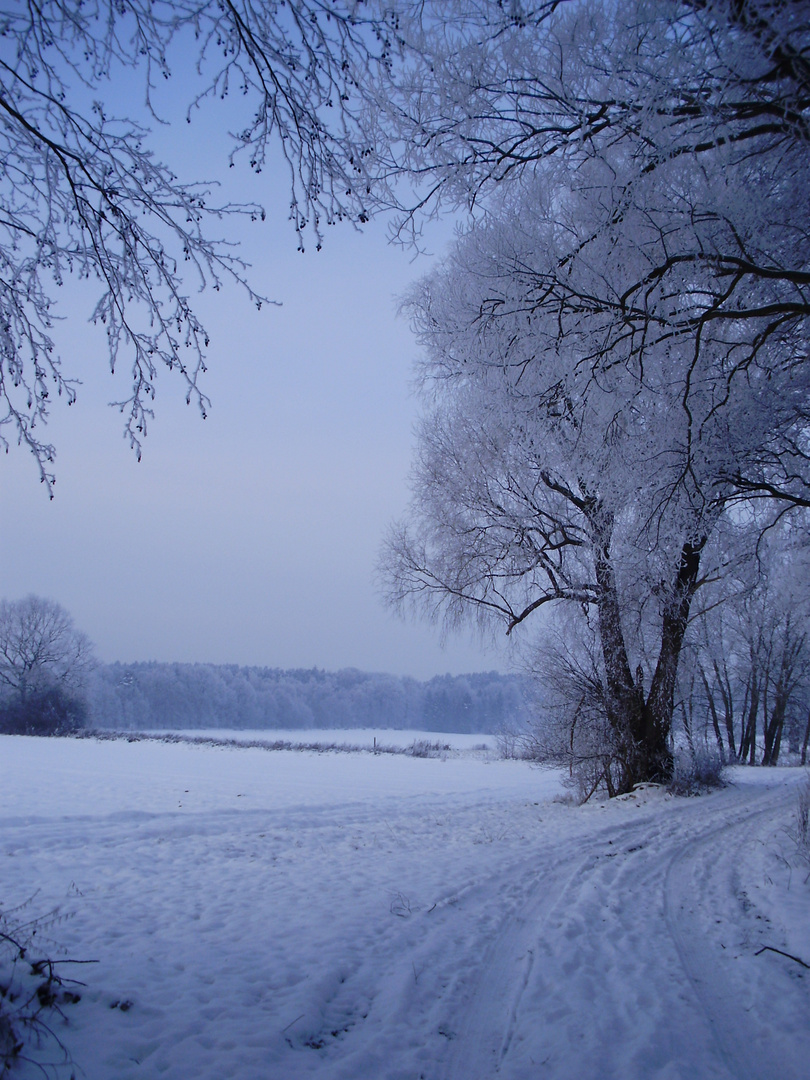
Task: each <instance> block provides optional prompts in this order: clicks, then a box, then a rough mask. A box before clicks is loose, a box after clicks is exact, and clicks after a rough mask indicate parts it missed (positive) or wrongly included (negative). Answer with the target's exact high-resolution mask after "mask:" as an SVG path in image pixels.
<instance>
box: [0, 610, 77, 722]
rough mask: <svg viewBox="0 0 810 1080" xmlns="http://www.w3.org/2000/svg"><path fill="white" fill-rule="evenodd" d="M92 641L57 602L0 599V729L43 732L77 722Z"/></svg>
mask: <svg viewBox="0 0 810 1080" xmlns="http://www.w3.org/2000/svg"><path fill="white" fill-rule="evenodd" d="M94 665H95V659H94V656H93V646H92V645H91V643H90V640H89V639H88V637H87V636H86V635H85V634H83V633H82V632H81V631H80V630H77V629H76V627H75V626H74V624H73V619H72V617H71V616H70V615H69V614H68V612H67V611H65V609H64V608H63V607H61V605H59V604H57V603H54V601H52V600H45V599H43V598H42V597H39V596H33V595H32V596H26V597H25V598H24V599H23V600H13V601H10V600H3V601H0V730H4V731H19V732H25V733H30V734H35V733H42V734H48V733H51V732H53V731H62V730H68V729H70V728H73V727H78V726H80V725H81V723H82V722H83V719H84V715H85V708H84V698H85V691H86V684H87V677H88V675H89V673H90V671H91V670H92V669H93V667H94Z"/></svg>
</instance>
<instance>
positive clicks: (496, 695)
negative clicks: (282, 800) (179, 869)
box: [89, 662, 530, 732]
mask: <svg viewBox="0 0 810 1080" xmlns="http://www.w3.org/2000/svg"><path fill="white" fill-rule="evenodd" d="M529 690H530V682H529V680H528V679H526V678H524V677H522V676H519V675H499V674H498V673H497V672H487V673H483V674H474V675H439V676H436V677H435V678H433V679H430V680H429V681H427V682H419V681H418V680H416V679H411V678H408V677H399V676H396V675H380V674H369V673H367V672H364V671H357V670H355V669H354V668H348V669H346V670H343V671H320V670H318V669H317V668H313V669H311V670H292V671H282V670H280V669H278V668H258V667H237V666H236V665H231V664H163V663H155V662H152V663H138V664H118V663H116V664H106V665H104V666H102V667H100V668H99V669H98V670H97V671H96V673H95V675H94V677H93V680H92V685H91V687H90V700H89V711H90V723H91V724H92V725H94V726H96V727H106V728H117V729H125V730H144V729H149V728H205V727H219V728H243V729H251V728H352V727H377V728H399V729H401V728H416V729H421V730H426V731H448V732H449V731H456V732H478V731H481V732H487V731H496V730H498V728H500V727H502V726H504V725H508V726H509V727H513V726H515V724H518V725H522V722H523V721H524V719H525V718H526V717H527V716H528V709H529V706H528V704H527V701H528V695H529Z"/></svg>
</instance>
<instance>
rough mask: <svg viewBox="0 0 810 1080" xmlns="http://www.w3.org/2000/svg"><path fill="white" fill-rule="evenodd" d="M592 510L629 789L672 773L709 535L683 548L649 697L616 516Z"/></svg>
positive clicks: (614, 720)
mask: <svg viewBox="0 0 810 1080" xmlns="http://www.w3.org/2000/svg"><path fill="white" fill-rule="evenodd" d="M588 510H589V517H590V521H591V526H592V535H593V539H594V563H595V571H596V582H597V585H598V586H599V599H598V602H597V604H598V610H599V634H600V638H601V643H602V655H603V659H604V664H605V677H606V682H607V697H608V718H609V720H610V724H611V727H612V728H613V730H614V732H615V733H616V736H617V738H618V741H619V747H620V753H621V756H622V759H623V762H624V774H625V775H624V778H623V782H622V785H621V786H622V790H623V791H629V790H631V789H632V788H633V786H634V785H635V784H638V783H641V782H643V781H653V782H660V781H664V780H668V779H669V777H670V776H671V775H672V752H671V750H670V746H669V737H670V732H671V729H672V714H673V710H674V707H675V682H676V677H677V672H678V662H679V660H680V655H681V648H682V647H683V639H684V635H685V634H686V626H687V623H688V620H689V608H690V606H691V603H692V597H693V596H694V594H695V589H696V588H697V576H698V570H699V568H700V552H701V549H702V547H703V544H704V543H705V540H701V541H698V542H697V543H695V544H691V543H686V544H684V545H683V548H682V549H681V558H680V563H679V566H678V572H677V574H676V577H675V582H674V584H673V587H672V590H671V593H670V596H669V598H668V600H667V602H666V604H665V607H664V612H663V616H662V623H661V648H660V651H659V654H658V662H657V664H656V667H655V672H654V674H653V679H652V683H651V685H650V693H649V696H648V698H647V700H646V702H645V700H644V687H643V685H642V683H641V681H640V680H638V681H634V680H633V676H632V673H631V669H630V662H629V659H628V656H627V646H626V644H625V640H624V633H623V630H622V625H621V605H620V601H619V594H618V588H617V585H616V576H615V574H614V572H613V566H612V563H611V561H610V542H611V538H612V533H613V517H612V515H611V514H610V513H609V512H608V511H606V510H605V509H604V507H603V506H602V505H601V503H600V502H599V501H598V500H595V499H594V500H592V501H591V503H590V505H589V507H588ZM620 794H621V792H620Z"/></svg>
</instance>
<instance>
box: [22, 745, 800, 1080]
mask: <svg viewBox="0 0 810 1080" xmlns="http://www.w3.org/2000/svg"><path fill="white" fill-rule="evenodd" d="M321 734H322V733H321ZM436 738H438V739H439V740H440V741H442V740H444V739H445V738H446V737H445V736H441V735H440V736H436ZM347 741H348V740H347ZM381 741H382V737H381ZM476 741H477V742H482V741H486V740H485V739H477V740H476ZM473 745H474V744H473ZM467 749H470V748H469V747H468V748H467ZM0 769H1V770H2V773H1V775H2V783H1V784H0V826H1V827H0V860H2V866H3V883H2V894H1V898H2V901H3V906H4V908H5V910H6V911H7V910H8V909H9V908H10V907H11V906H13V905H14V904H16V903H20V902H22V901H24V900H26V899H27V898H28V897H30V896H32V895H33V894H34V893H36V896H35V897H34V899H33V901H32V902H31V904H30V905H29V907H28V909H27V913H30V914H35V913H37V912H45V911H48V910H50V909H51V908H53V907H55V906H57V905H58V906H59V907H60V909H61V912H62V913H63V915H64V916H65V918H64V920H63V921H61V922H58V923H56V924H55V925H53V926H52V927H51V929H50V930H48V931H47V934H46V937H47V938H50V939H51V941H52V942H53V943H59V945H60V946H61V947H62V948H63V949H64V950H65V955H69V956H70V957H73V958H76V959H86V960H91V959H92V960H97V961H98V963H97V964H94V965H92V966H88V967H83V968H81V969H79V970H78V977H79V978H81V979H83V980H84V981H85V982H86V983H87V987H86V989H85V990H84V991H83V997H82V1000H81V1001H80V1002H79V1003H78V1004H76V1005H71V1006H66V1012H67V1015H68V1016H69V1025H68V1026H66V1027H61V1026H60V1027H59V1028H58V1033H59V1035H60V1037H61V1038H62V1039H63V1041H64V1043H65V1045H66V1046H67V1047H68V1048H69V1050H70V1052H71V1054H72V1056H73V1059H74V1061H75V1062H76V1064H77V1066H79V1071H77V1076H79V1077H81V1076H84V1077H86V1080H134V1078H145V1077H148V1078H150V1080H151V1078H156V1080H157V1078H165V1080H297V1078H299V1077H300V1078H307V1077H317V1078H320V1080H420V1078H422V1080H495V1078H499V1080H500V1078H503V1080H538V1078H558V1080H562V1078H565V1080H568V1078H571V1080H611V1078H616V1080H619V1078H621V1080H636V1078H638V1080H642V1078H643V1080H647V1078H661V1080H676V1078H684V1080H686V1078H689V1080H694V1078H704V1077H705V1078H724V1080H729V1078H735V1080H736V1078H747V1080H755V1078H756V1080H766V1078H768V1080H770V1078H777V1077H778V1078H779V1080H793V1078H796V1080H798V1078H800V1077H801V1078H804V1077H806V1076H807V1069H808V1065H807V1063H808V1061H810V971H808V970H806V969H805V968H804V967H802V965H801V964H800V963H799V962H798V960H797V959H791V958H789V957H787V956H783V955H781V954H780V953H778V952H774V951H772V950H774V949H779V950H782V952H784V953H789V954H791V956H793V957H796V958H798V959H802V960H804V961H805V962H807V963H810V885H808V884H805V882H804V874H805V873H806V871H804V872H802V870H801V869H800V868H797V867H791V865H790V857H791V841H790V839H789V837H788V835H787V832H786V831H785V830H786V829H787V828H789V827H790V823H791V814H792V811H793V807H794V804H795V800H796V792H797V788H798V785H799V783H801V782H802V781H803V777H802V775H801V773H800V772H799V770H788V769H784V770H778V771H776V770H753V771H750V772H748V771H744V770H739V771H737V772H736V773H735V774H734V780H735V783H734V786H732V787H730V788H728V789H726V790H724V791H722V792H719V793H716V794H713V795H710V796H705V797H703V798H700V799H681V800H676V799H671V798H669V797H668V796H664V795H662V794H661V793H660V792H659V791H657V790H648V791H646V792H642V793H640V794H637V795H635V796H633V797H628V798H625V799H622V800H615V801H614V802H612V803H610V804H608V805H590V806H586V807H572V806H568V805H564V804H563V803H560V802H555V801H554V799H555V797H556V796H559V794H560V792H561V790H562V789H561V784H560V778H559V776H558V775H557V774H555V773H554V772H550V771H540V770H537V769H533V768H532V767H530V766H529V765H527V764H525V763H522V762H512V761H496V760H492V759H491V757H490V759H488V758H487V755H485V754H483V753H482V752H477V753H476V752H474V751H472V750H470V752H469V753H464V754H458V755H450V756H448V757H447V759H446V760H441V759H419V758H410V757H402V756H385V755H377V756H375V755H373V754H368V753H355V754H345V753H344V754H318V753H312V752H305V753H293V752H286V751H283V752H275V753H269V752H267V751H264V750H260V749H247V748H243V747H228V748H223V747H210V746H195V745H188V744H182V743H180V744H165V743H158V742H133V743H128V742H126V741H120V742H94V741H90V740H84V741H80V740H76V741H74V740H68V739H63V740H57V739H53V740H45V739H26V738H14V737H10V736H4V737H2V739H0ZM763 946H767V947H768V949H767V950H766V951H765V952H760V951H759V950H761V949H762V948H763ZM37 947H38V948H42V949H43V951H47V950H48V948H50V951H51V953H52V954H53V949H54V947H55V946H54V945H50V946H48V945H47V943H46V942H39V939H38V945H37ZM65 970H66V971H67V969H65ZM122 1003H123V1004H124V1005H125V1006H126V1008H124V1009H122V1008H121V1005H122ZM130 1003H131V1005H130ZM29 1075H30V1076H35V1075H38V1074H37V1073H36V1071H35V1070H33V1069H32V1068H30V1067H28V1071H26V1067H24V1068H23V1069H21V1070H20V1076H22V1077H27V1076H29Z"/></svg>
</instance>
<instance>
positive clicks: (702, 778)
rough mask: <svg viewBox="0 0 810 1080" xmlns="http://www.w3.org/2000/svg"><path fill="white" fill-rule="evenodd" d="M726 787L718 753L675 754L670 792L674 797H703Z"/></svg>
mask: <svg viewBox="0 0 810 1080" xmlns="http://www.w3.org/2000/svg"><path fill="white" fill-rule="evenodd" d="M725 786H726V781H725V779H724V777H723V761H722V759H721V757H720V755H719V753H717V752H716V751H711V750H708V749H696V750H691V749H690V750H682V751H678V752H676V754H675V761H674V765H673V769H672V779H671V780H670V782H669V790H670V791H671V792H672V794H673V795H702V794H703V793H704V792H705V791H710V790H712V789H713V788H722V787H725Z"/></svg>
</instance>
